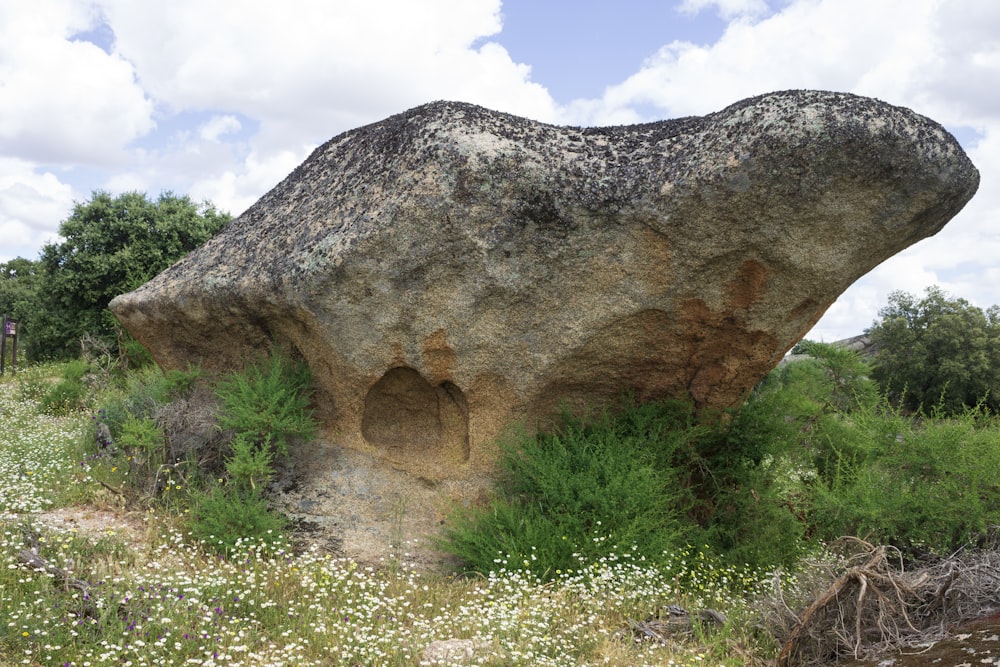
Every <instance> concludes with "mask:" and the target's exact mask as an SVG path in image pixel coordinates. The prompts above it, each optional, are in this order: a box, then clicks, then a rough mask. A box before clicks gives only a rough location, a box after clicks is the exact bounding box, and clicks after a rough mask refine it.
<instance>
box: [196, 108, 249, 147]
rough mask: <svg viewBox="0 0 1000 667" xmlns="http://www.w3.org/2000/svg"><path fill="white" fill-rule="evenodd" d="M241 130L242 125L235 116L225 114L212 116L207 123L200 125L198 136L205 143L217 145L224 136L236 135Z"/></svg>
mask: <svg viewBox="0 0 1000 667" xmlns="http://www.w3.org/2000/svg"><path fill="white" fill-rule="evenodd" d="M241 129H243V125H242V123H240V121H239V119H238V118H237V117H236V116H233V115H230V114H226V115H222V116H213V117H212V118H211V119H210V120H209V121H208V122H207V123H202V125H201V127H200V128H198V135H199V136H200V137H201V138H202V139H204V140H205V141H212V142H215V143H218V142H219V140H220V137H221V136H222V135H224V134H236V133H237V132H239V131H240V130H241Z"/></svg>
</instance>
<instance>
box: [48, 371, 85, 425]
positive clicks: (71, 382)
mask: <svg viewBox="0 0 1000 667" xmlns="http://www.w3.org/2000/svg"><path fill="white" fill-rule="evenodd" d="M89 371H90V366H89V365H88V364H87V362H85V361H83V360H82V359H75V360H73V361H71V362H68V363H66V364H63V366H62V377H61V378H60V379H59V380H57V381H56V382H55V383H46V385H47V386H46V387H45V388H44V389H42V391H41V395H40V396H39V397H38V408H39V410H40V411H41V412H43V413H44V414H47V415H56V416H58V415H66V414H69V413H70V412H73V411H75V410H81V409H83V408H84V406H85V404H86V401H87V397H88V394H89V388H88V387H87V386H86V385H85V384H84V378H85V376H86V375H87V373H88V372H89Z"/></svg>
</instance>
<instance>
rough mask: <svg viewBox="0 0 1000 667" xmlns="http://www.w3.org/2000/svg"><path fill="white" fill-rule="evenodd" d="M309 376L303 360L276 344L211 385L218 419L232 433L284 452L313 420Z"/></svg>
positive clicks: (310, 432)
mask: <svg viewBox="0 0 1000 667" xmlns="http://www.w3.org/2000/svg"><path fill="white" fill-rule="evenodd" d="M311 385H312V378H311V376H310V373H309V369H308V367H307V366H305V365H304V364H300V363H294V362H292V361H290V360H289V358H288V357H287V356H286V355H285V353H284V352H283V351H282V350H281V349H280V348H275V349H274V350H272V352H271V354H270V355H269V356H267V357H262V358H259V359H257V361H256V363H254V364H252V365H250V366H248V367H247V368H246V369H244V370H243V371H241V372H237V373H231V374H229V375H227V376H226V377H224V378H223V379H222V380H221V381H220V382H219V383H218V385H216V387H215V393H216V395H217V396H218V397H219V400H220V401H221V402H222V413H221V414H220V415H219V424H220V426H222V428H225V429H232V430H233V432H234V434H235V436H236V437H238V438H245V439H246V440H248V441H250V442H254V443H257V444H258V445H260V446H265V443H266V445H267V446H269V447H273V448H274V451H275V452H276V453H278V454H281V455H286V454H287V453H288V440H289V438H293V437H298V438H309V437H311V436H312V435H313V434H314V433H315V432H316V421H315V420H314V419H313V416H312V411H311V410H310V409H309V403H310V396H309V389H310V387H311Z"/></svg>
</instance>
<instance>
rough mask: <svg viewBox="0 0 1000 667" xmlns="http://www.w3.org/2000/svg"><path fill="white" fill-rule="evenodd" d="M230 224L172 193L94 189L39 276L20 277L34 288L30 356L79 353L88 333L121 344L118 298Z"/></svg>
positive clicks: (23, 285) (46, 251) (47, 252)
mask: <svg viewBox="0 0 1000 667" xmlns="http://www.w3.org/2000/svg"><path fill="white" fill-rule="evenodd" d="M228 220H229V216H228V214H224V213H220V212H218V211H216V210H215V209H214V207H212V206H211V205H209V204H204V205H202V206H198V205H196V204H194V203H193V202H192V201H191V200H190V199H188V198H187V197H177V196H175V195H173V194H170V193H164V194H161V195H160V197H159V198H158V199H157V200H156V201H150V200H149V199H147V197H146V196H145V195H144V194H141V193H137V192H130V193H126V194H123V195H119V196H117V197H112V196H111V195H110V194H108V193H106V192H95V193H94V194H93V197H92V198H91V200H90V201H89V202H86V203H81V204H77V205H76V206H75V207H74V209H73V213H72V214H71V215H70V217H69V218H67V219H66V220H65V221H63V223H62V225H60V227H59V234H60V236H61V237H63V239H64V240H63V241H61V242H57V243H50V244H48V245H46V246H45V247H44V248H43V249H42V254H41V258H40V260H39V263H38V264H39V266H40V270H39V269H38V268H36V269H35V274H37V275H32V276H31V278H30V280H28V278H26V277H25V278H23V279H22V274H21V273H18V274H17V280H16V282H17V287H18V289H22V290H33V294H32V296H31V298H30V300H31V301H32V306H31V307H32V310H31V312H30V313H25V315H29V314H30V317H29V322H28V325H29V326H28V328H27V332H26V333H28V334H29V335H28V336H27V338H26V342H27V352H28V356H29V358H32V359H40V358H49V357H54V358H68V357H72V356H75V355H76V354H78V353H79V347H78V346H79V341H80V339H81V338H82V337H83V336H84V335H85V334H88V333H89V334H92V335H95V336H97V337H98V338H101V339H104V340H105V341H107V342H109V343H111V344H114V343H116V342H117V337H116V332H115V322H114V318H113V317H112V316H111V314H110V312H109V311H108V310H107V305H108V303H109V302H110V301H111V299H113V298H114V297H116V296H118V295H119V294H123V293H125V292H128V291H130V290H133V289H135V288H137V287H139V286H140V285H142V284H143V283H145V282H146V281H148V280H149V279H150V278H152V277H153V276H155V275H156V274H158V273H160V272H161V271H163V270H164V269H166V268H167V267H168V266H170V265H171V264H173V263H174V262H175V261H177V260H178V259H180V258H181V257H183V256H184V255H185V254H187V253H188V252H190V251H191V250H193V249H194V248H196V247H198V246H199V245H201V244H202V243H204V242H205V241H206V240H208V239H209V238H210V237H211V236H212V235H213V234H214V233H215V232H216V231H218V230H219V229H220V228H221V227H222V226H223V225H224V224H225V223H226V222H228ZM25 271H27V270H25ZM25 275H26V274H25ZM18 312H20V311H18Z"/></svg>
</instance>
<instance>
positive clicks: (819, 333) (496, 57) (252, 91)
mask: <svg viewBox="0 0 1000 667" xmlns="http://www.w3.org/2000/svg"><path fill="white" fill-rule="evenodd" d="M792 88H813V89H822V90H836V91H845V92H852V93H857V94H860V95H867V96H870V97H875V98H878V99H880V100H883V101H886V102H889V103H891V104H896V105H901V106H905V107H909V108H911V109H913V110H914V111H916V112H918V113H921V114H923V115H925V116H928V117H930V118H932V119H934V120H936V121H938V122H939V123H941V124H942V125H944V126H945V127H946V128H947V129H948V130H950V131H951V132H952V133H953V134H954V135H955V136H956V138H957V139H958V140H959V142H960V143H961V144H962V146H963V147H964V148H965V150H966V152H967V153H968V154H969V156H970V157H971V158H972V160H973V162H974V163H975V164H976V166H977V167H978V168H979V170H980V173H981V176H982V181H981V184H980V188H979V192H978V194H977V195H976V196H975V197H974V198H973V200H972V201H971V202H970V203H969V204H968V205H967V206H966V208H965V209H964V210H963V211H962V212H961V213H959V215H957V216H956V217H955V218H954V219H953V220H952V221H951V222H950V223H949V224H948V225H947V226H946V227H945V228H944V230H942V231H941V232H939V233H938V234H937V235H936V236H934V237H932V238H930V239H925V240H924V241H921V242H920V243H918V244H916V245H914V246H912V247H911V248H909V249H907V250H906V251H904V252H902V253H900V254H898V255H896V256H895V257H893V258H890V259H889V260H887V261H886V262H884V263H883V264H881V265H880V266H878V267H877V268H875V269H874V270H873V271H871V272H870V273H869V274H867V275H866V276H864V277H863V278H861V279H860V280H859V281H858V282H856V283H855V284H854V285H853V286H852V287H851V288H850V289H848V291H847V292H845V293H844V294H843V295H842V296H841V297H840V298H839V299H838V300H837V302H836V303H835V304H834V305H833V306H832V307H831V308H830V309H829V310H828V311H827V313H826V314H825V315H824V317H823V318H822V319H821V320H820V322H819V323H818V324H817V326H816V327H815V328H814V329H813V330H812V331H811V332H810V333H809V334H808V335H807V337H808V338H811V339H814V340H824V341H827V342H832V341H835V340H840V339H843V338H847V337H849V336H854V335H857V334H860V333H861V332H862V331H863V330H864V329H865V328H867V327H870V326H871V325H872V323H873V321H874V320H875V319H876V318H877V317H878V311H879V309H880V308H882V307H884V306H885V305H886V304H887V299H888V296H889V294H890V293H891V292H892V291H894V290H904V291H906V292H909V293H911V294H916V295H920V294H922V293H923V292H924V290H925V289H926V288H927V287H929V286H931V285H938V286H940V287H941V288H943V289H944V290H945V291H946V292H948V293H949V294H951V295H952V296H954V297H961V298H964V299H967V300H968V301H970V302H971V303H973V304H974V305H977V306H980V307H982V308H986V307H988V306H990V305H993V304H1000V2H997V1H996V0H606V1H599V0H282V1H281V2H276V1H275V0H170V2H166V1H162V0H146V1H139V0H31V2H25V1H24V0H0V262H3V261H7V260H10V259H12V258H14V257H18V256H20V257H26V258H28V259H37V258H38V256H39V253H40V251H41V248H42V246H43V245H44V244H45V243H48V242H52V241H56V240H57V239H58V235H57V231H58V228H59V225H60V223H61V222H62V221H63V220H65V219H66V218H67V217H68V216H69V214H70V213H71V211H72V208H73V205H74V203H78V202H85V201H87V200H88V199H89V198H90V197H91V196H92V194H93V193H94V192H95V191H107V192H110V193H112V194H118V193H122V192H127V191H140V192H145V193H147V194H149V195H150V196H151V197H154V198H155V197H156V196H158V195H159V194H160V193H162V192H173V193H175V194H180V195H185V194H186V195H189V196H191V198H192V199H194V200H195V201H199V202H200V201H208V202H212V203H213V204H214V205H215V206H216V207H217V208H219V209H221V210H224V211H228V212H230V213H232V214H233V215H238V214H239V213H241V212H243V211H244V210H245V209H246V208H247V207H249V206H250V205H251V204H252V203H254V202H255V201H256V200H257V199H258V198H259V197H260V196H262V195H263V194H264V193H265V192H267V191H268V190H269V189H271V188H272V187H274V186H275V185H276V184H277V183H278V182H280V181H281V180H282V179H283V178H284V177H285V176H286V175H287V174H288V173H289V172H291V171H292V169H294V168H295V167H296V166H297V165H298V164H300V163H301V162H302V161H303V160H304V159H305V158H306V157H307V156H308V155H309V153H310V152H311V151H312V150H313V149H314V148H315V147H316V146H318V145H320V144H322V143H324V142H325V141H326V140H328V139H330V138H331V137H333V136H335V135H337V134H340V133H341V132H344V131H346V130H349V129H352V128H355V127H358V126H360V125H364V124H367V123H371V122H375V121H378V120H381V119H383V118H386V117H388V116H391V115H393V114H395V113H399V112H401V111H405V110H406V109H409V108H412V107H415V106H418V105H420V104H423V103H426V102H430V101H434V100H444V99H447V100H460V101H465V102H471V103H475V104H480V105H483V106H486V107H490V108H493V109H497V110H500V111H506V112H509V113H514V114H518V115H521V116H525V117H528V118H532V119H536V120H539V121H544V122H549V123H557V124H566V125H585V126H591V125H619V124H628V123H636V122H647V121H653V120H662V119H669V118H677V117H682V116H690V115H702V114H706V113H710V112H713V111H718V110H720V109H722V108H724V107H726V106H728V105H729V104H732V103H733V102H736V101H738V100H741V99H743V98H746V97H750V96H753V95H757V94H760V93H765V92H770V91H776V90H786V89H792Z"/></svg>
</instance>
